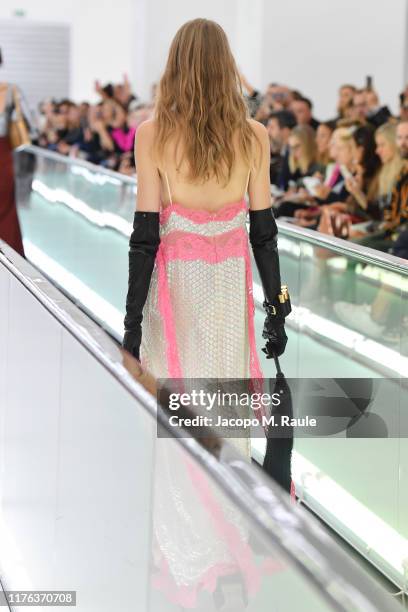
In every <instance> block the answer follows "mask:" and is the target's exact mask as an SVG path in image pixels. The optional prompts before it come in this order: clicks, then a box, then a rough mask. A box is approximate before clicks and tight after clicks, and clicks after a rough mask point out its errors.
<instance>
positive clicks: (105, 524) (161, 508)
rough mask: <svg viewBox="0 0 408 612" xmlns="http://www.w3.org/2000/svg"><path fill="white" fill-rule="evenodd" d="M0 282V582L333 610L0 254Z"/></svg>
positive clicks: (169, 605)
mask: <svg viewBox="0 0 408 612" xmlns="http://www.w3.org/2000/svg"><path fill="white" fill-rule="evenodd" d="M0 286H1V287H2V289H3V291H2V292H1V293H0V314H1V315H2V316H1V319H0V320H1V321H2V322H5V324H6V326H7V329H6V330H5V331H6V333H4V335H3V336H2V339H5V341H4V342H2V343H1V345H0V346H1V347H5V349H6V350H5V351H0V372H3V371H4V369H6V371H7V376H1V377H0V398H2V402H1V404H0V448H1V454H0V461H1V482H0V484H1V487H0V572H1V578H2V584H3V587H4V588H5V589H7V590H8V591H10V590H18V591H24V590H41V591H50V590H54V591H75V592H76V608H75V609H76V610H78V612H112V610H119V609H120V610H121V611H123V612H127V611H128V612H131V611H132V612H133V611H134V610H138V611H140V612H173V611H175V610H181V609H195V610H202V611H203V612H204V611H205V612H211V611H214V612H217V611H220V610H234V612H238V611H239V610H242V611H244V610H248V611H253V612H255V611H256V612H262V611H265V612H266V611H267V610H271V609H279V610H280V611H281V612H292V611H293V610H296V609H300V608H301V609H302V610H307V611H309V610H310V612H324V611H325V610H330V609H333V608H332V607H330V606H329V605H328V604H326V603H325V602H324V601H323V600H322V597H321V595H320V594H318V592H317V590H315V589H314V588H312V587H311V586H310V584H309V583H308V582H307V580H306V579H305V578H304V577H303V575H301V574H300V572H299V571H298V569H297V568H295V567H294V566H292V564H291V563H289V562H288V561H285V560H284V559H283V558H282V554H281V553H278V552H277V550H275V549H274V546H273V545H272V544H271V542H270V541H269V539H268V538H265V536H264V537H262V538H261V537H259V535H258V531H257V529H256V528H255V526H254V524H253V521H252V520H251V519H250V518H249V514H248V513H247V512H244V511H242V510H240V507H239V505H238V504H237V502H234V501H233V500H232V499H231V498H229V497H227V496H226V494H225V493H224V492H223V491H222V489H221V488H220V486H219V485H218V484H217V483H216V482H215V480H214V479H213V478H212V477H211V476H209V475H208V473H207V472H206V471H204V469H203V468H202V467H201V466H200V465H199V463H198V461H197V460H196V459H194V458H193V457H192V456H191V455H190V454H188V453H187V451H186V450H185V449H184V448H183V447H182V446H181V444H180V443H177V442H176V441H174V440H172V439H165V438H162V439H157V437H156V423H155V420H154V419H153V417H152V415H151V414H149V413H148V412H147V411H146V410H145V409H144V407H143V406H141V405H140V403H139V402H138V401H137V400H136V399H135V397H134V396H132V395H131V394H130V393H129V391H127V390H126V389H125V388H124V387H123V386H122V385H121V384H120V382H119V381H118V380H117V379H116V378H115V377H114V376H113V375H111V374H110V373H109V371H108V370H107V369H106V367H105V365H104V364H103V363H100V362H99V361H98V360H97V359H95V357H94V356H93V355H92V353H91V352H90V351H89V350H88V349H87V348H86V347H84V346H83V345H82V344H80V342H79V341H78V340H76V338H75V337H74V336H73V335H71V334H70V332H68V331H67V330H66V329H65V328H63V327H62V326H61V324H60V323H59V322H58V320H57V319H56V318H54V317H53V316H52V315H51V314H50V313H49V312H48V310H46V308H44V307H43V306H42V305H41V303H40V302H39V301H38V300H37V299H36V297H35V296H33V295H32V294H31V293H30V292H29V291H28V290H26V289H25V288H24V287H23V285H22V284H21V283H20V282H19V281H18V280H16V278H15V277H14V276H12V275H10V274H9V273H8V272H7V270H5V269H4V268H3V266H2V265H0ZM1 329H2V330H3V328H1ZM3 332H4V330H3ZM22 346H23V347H24V352H23V354H22V352H21V347H22ZM118 354H119V352H118ZM118 366H119V362H118ZM84 373H86V375H85V376H84ZM21 381H24V384H21ZM19 382H20V384H18V383H19ZM13 609H15V610H17V611H20V610H24V609H25V606H19V605H18V602H17V605H15V606H13ZM40 609H46V610H58V609H60V606H59V607H58V606H52V605H50V606H47V607H45V606H44V607H40ZM349 609H350V610H351V608H349ZM353 609H354V607H353Z"/></svg>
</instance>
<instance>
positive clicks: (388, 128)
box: [375, 121, 404, 196]
mask: <svg viewBox="0 0 408 612" xmlns="http://www.w3.org/2000/svg"><path fill="white" fill-rule="evenodd" d="M375 135H376V137H377V136H383V137H384V139H385V140H386V141H387V142H388V144H389V145H390V146H391V148H392V150H393V151H394V155H393V157H392V159H390V161H388V162H386V163H385V164H383V165H382V166H381V169H380V173H379V179H378V182H379V195H380V196H382V195H388V194H390V193H391V191H392V190H393V188H394V185H395V183H396V180H397V178H398V175H399V173H400V172H401V169H402V167H403V165H404V162H403V160H402V159H401V156H400V154H399V152H398V147H397V142H396V137H397V126H396V124H395V123H393V122H391V121H389V122H388V123H384V124H383V125H380V127H379V128H377V130H376V132H375Z"/></svg>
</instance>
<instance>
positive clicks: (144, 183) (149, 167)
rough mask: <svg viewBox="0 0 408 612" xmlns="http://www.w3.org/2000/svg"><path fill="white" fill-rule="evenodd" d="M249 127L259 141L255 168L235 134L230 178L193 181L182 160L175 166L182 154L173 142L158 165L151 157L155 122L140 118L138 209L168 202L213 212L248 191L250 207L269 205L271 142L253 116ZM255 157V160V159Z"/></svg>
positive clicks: (257, 207)
mask: <svg viewBox="0 0 408 612" xmlns="http://www.w3.org/2000/svg"><path fill="white" fill-rule="evenodd" d="M249 121H250V124H251V127H252V129H253V131H254V132H256V133H257V136H258V138H259V140H260V142H261V148H262V152H261V156H260V158H259V159H257V160H256V162H255V164H254V165H255V167H256V170H255V171H250V168H249V167H248V164H247V163H245V161H244V159H243V156H242V153H241V151H240V149H239V146H238V134H237V136H236V137H235V139H234V140H235V142H234V150H235V164H234V167H233V169H232V174H231V179H230V181H229V183H228V184H227V185H226V186H223V185H222V184H220V183H218V182H217V180H216V178H213V179H210V180H208V181H206V182H205V183H204V184H201V185H200V184H192V183H190V182H188V181H187V180H186V177H187V174H188V172H187V167H186V163H187V162H185V161H183V163H181V164H180V167H179V168H177V161H178V160H180V158H181V157H182V155H181V154H180V151H178V152H177V155H176V146H175V142H174V143H172V142H169V143H168V145H167V147H166V149H167V150H166V152H165V155H164V161H163V163H162V165H161V166H160V167H158V165H157V163H156V160H155V159H154V157H153V154H152V151H153V144H154V138H155V122H154V120H148V121H145V122H143V123H142V124H141V125H140V126H139V128H138V130H137V132H136V139H135V161H136V171H137V182H138V186H137V204H136V209H137V210H139V211H156V212H158V211H159V210H160V209H164V208H165V207H166V206H168V205H169V204H170V203H171V202H172V203H173V204H174V203H177V204H179V205H181V206H184V207H185V208H190V209H192V210H197V209H200V210H206V211H208V212H210V213H216V212H218V211H219V210H220V209H221V208H223V207H224V206H225V205H227V204H230V203H234V202H240V201H242V200H243V198H244V197H245V194H246V192H247V191H248V195H249V204H250V208H251V209H252V210H260V209H264V208H268V207H270V206H271V195H270V182H269V163H270V146H269V137H268V133H267V130H266V128H265V127H264V126H263V125H262V124H261V123H259V122H258V121H255V120H252V119H251V120H249ZM254 161H255V160H254Z"/></svg>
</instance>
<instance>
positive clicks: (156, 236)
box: [122, 211, 160, 359]
mask: <svg viewBox="0 0 408 612" xmlns="http://www.w3.org/2000/svg"><path fill="white" fill-rule="evenodd" d="M159 244H160V217H159V213H158V212H150V211H149V212H147V211H136V212H135V215H134V220H133V232H132V235H131V236H130V240H129V285H128V293H127V297H126V316H125V320H124V326H125V334H124V336H123V342H122V346H123V348H124V349H126V350H127V351H129V353H131V354H132V355H133V356H134V357H136V359H139V351H140V343H141V340H142V325H141V324H142V319H143V314H142V313H143V307H144V305H145V302H146V299H147V295H148V291H149V286H150V280H151V277H152V273H153V268H154V262H155V259H156V253H157V250H158V248H159Z"/></svg>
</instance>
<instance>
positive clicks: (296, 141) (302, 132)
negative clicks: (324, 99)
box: [280, 125, 322, 189]
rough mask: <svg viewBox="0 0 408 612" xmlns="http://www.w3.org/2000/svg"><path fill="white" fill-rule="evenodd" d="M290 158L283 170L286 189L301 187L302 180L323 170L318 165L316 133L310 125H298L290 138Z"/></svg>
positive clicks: (281, 181)
mask: <svg viewBox="0 0 408 612" xmlns="http://www.w3.org/2000/svg"><path fill="white" fill-rule="evenodd" d="M288 144H289V156H288V160H287V166H286V164H284V165H283V168H282V176H281V178H280V183H281V184H282V185H283V186H284V188H285V189H288V187H290V186H292V187H294V186H296V183H298V186H300V185H301V179H302V178H304V177H305V176H312V175H313V174H315V173H316V172H320V171H321V170H322V168H321V166H319V164H318V163H317V148H316V140H315V131H314V130H313V129H312V128H311V127H310V126H309V125H297V126H295V127H294V128H293V130H292V133H291V134H290V136H289V140H288Z"/></svg>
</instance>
